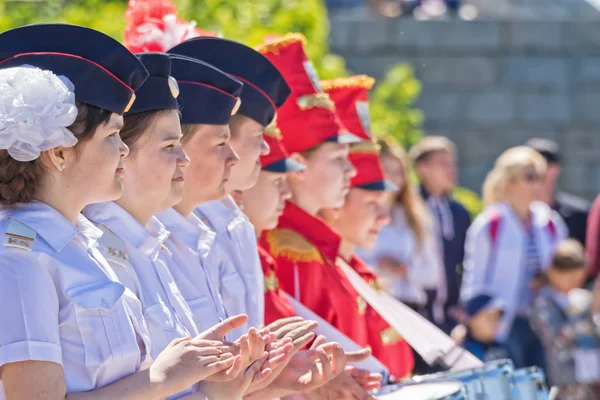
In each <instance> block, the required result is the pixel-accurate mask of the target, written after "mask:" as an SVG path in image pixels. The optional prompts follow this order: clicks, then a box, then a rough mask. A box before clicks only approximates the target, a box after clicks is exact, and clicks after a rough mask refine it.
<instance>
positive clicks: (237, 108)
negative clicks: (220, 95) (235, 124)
mask: <svg viewBox="0 0 600 400" xmlns="http://www.w3.org/2000/svg"><path fill="white" fill-rule="evenodd" d="M241 105H242V99H240V98H239V97H238V98H237V100H236V101H235V105H234V106H233V109H232V110H231V115H235V114H237V112H238V111H239V109H240V106H241Z"/></svg>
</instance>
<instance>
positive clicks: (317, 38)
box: [0, 0, 480, 213]
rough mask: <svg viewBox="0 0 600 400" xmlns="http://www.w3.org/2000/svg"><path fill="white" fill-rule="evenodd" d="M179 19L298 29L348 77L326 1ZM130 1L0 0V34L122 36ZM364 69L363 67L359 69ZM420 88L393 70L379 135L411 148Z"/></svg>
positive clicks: (314, 55)
mask: <svg viewBox="0 0 600 400" xmlns="http://www.w3.org/2000/svg"><path fill="white" fill-rule="evenodd" d="M174 2H175V4H176V6H177V9H178V10H179V17H180V18H181V19H184V20H188V21H195V22H196V23H197V26H198V27H199V28H201V29H204V30H208V31H213V32H216V33H218V34H220V35H222V36H223V37H226V38H229V39H233V40H238V41H240V42H243V43H245V44H247V45H250V46H254V45H256V44H258V43H260V42H261V41H262V39H263V38H264V37H265V36H268V35H283V34H285V33H288V32H299V33H302V34H304V35H305V36H306V38H307V40H308V47H307V52H308V55H309V57H310V58H311V59H312V60H313V62H314V64H315V66H316V68H317V70H318V71H319V76H320V77H321V79H330V78H337V77H342V76H347V75H349V72H348V71H347V69H346V64H345V62H344V59H343V58H342V57H340V56H338V55H335V54H331V53H329V45H328V34H329V24H328V20H327V10H326V9H325V5H324V2H323V0H250V1H243V0H202V1H199V0H174ZM126 8H127V1H126V0H21V1H19V0H10V1H7V0H0V32H1V31H4V30H7V29H11V28H15V27H18V26H21V25H25V24H31V23H38V22H68V23H72V24H78V25H84V26H89V27H91V28H94V29H97V30H99V31H102V32H105V33H106V34H108V35H110V36H112V37H114V38H115V39H117V40H122V39H123V33H124V31H125V18H124V15H125V10H126ZM355 72H356V73H360V72H361V71H355ZM420 91H421V84H420V82H419V81H418V80H417V79H416V78H415V76H414V73H413V70H412V68H411V67H410V66H408V65H404V64H399V65H395V66H393V67H392V68H390V69H389V70H388V71H387V73H386V75H385V77H384V78H383V79H382V80H380V81H379V82H378V84H377V86H376V87H375V89H374V91H373V93H372V96H371V116H372V120H373V131H374V132H375V134H376V135H380V136H386V135H390V136H393V137H394V138H395V139H396V140H397V141H398V142H399V143H401V144H402V145H403V146H405V147H406V148H409V147H410V146H412V145H413V144H415V143H416V142H418V140H419V139H420V138H421V137H422V135H423V132H422V129H421V127H422V124H423V114H422V113H421V111H420V110H417V109H415V108H414V102H415V100H416V99H417V97H418V96H419V93H420ZM456 196H457V198H458V199H459V200H460V201H462V202H464V203H465V204H466V205H467V206H468V207H469V209H470V211H472V212H473V213H476V212H478V211H479V210H480V203H478V197H477V195H475V194H474V193H472V192H469V191H467V190H466V189H457V192H456Z"/></svg>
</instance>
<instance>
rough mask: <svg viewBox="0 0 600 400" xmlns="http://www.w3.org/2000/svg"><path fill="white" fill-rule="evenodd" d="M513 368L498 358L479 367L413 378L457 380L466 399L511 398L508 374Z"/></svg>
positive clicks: (495, 399) (420, 380)
mask: <svg viewBox="0 0 600 400" xmlns="http://www.w3.org/2000/svg"><path fill="white" fill-rule="evenodd" d="M513 370H514V364H513V362H512V361H510V360H498V361H491V362H487V363H486V364H485V365H484V366H483V367H481V368H476V369H470V370H465V371H451V372H441V373H437V374H433V375H425V376H418V377H414V378H413V380H414V381H415V382H429V381H432V380H439V379H451V380H457V381H459V382H461V383H462V384H463V385H464V387H465V391H466V394H467V400H512V398H513V396H512V385H511V382H510V374H511V372H512V371H513Z"/></svg>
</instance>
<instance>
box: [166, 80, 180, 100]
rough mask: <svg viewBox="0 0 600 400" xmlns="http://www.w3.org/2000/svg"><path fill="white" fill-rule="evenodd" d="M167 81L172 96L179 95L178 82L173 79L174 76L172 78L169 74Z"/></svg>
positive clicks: (176, 96)
mask: <svg viewBox="0 0 600 400" xmlns="http://www.w3.org/2000/svg"><path fill="white" fill-rule="evenodd" d="M167 80H168V82H169V89H170V90H171V94H172V95H173V98H175V99H176V98H178V97H179V84H178V83H177V81H176V80H175V78H173V77H172V76H169V78H168V79H167Z"/></svg>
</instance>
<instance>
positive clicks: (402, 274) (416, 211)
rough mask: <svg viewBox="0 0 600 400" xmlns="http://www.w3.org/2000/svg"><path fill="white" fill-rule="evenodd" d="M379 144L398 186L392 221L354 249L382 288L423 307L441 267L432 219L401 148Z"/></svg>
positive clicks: (405, 301)
mask: <svg viewBox="0 0 600 400" xmlns="http://www.w3.org/2000/svg"><path fill="white" fill-rule="evenodd" d="M378 144H379V145H380V146H381V153H380V160H381V164H382V165H383V168H384V171H385V174H386V176H387V177H388V179H390V181H392V182H393V183H394V184H395V185H396V186H397V187H398V188H400V189H399V191H398V194H397V195H396V196H395V197H393V198H392V203H391V204H390V205H389V207H390V209H391V222H390V224H389V225H386V226H384V227H383V228H381V230H380V232H379V235H378V236H377V241H376V242H375V246H374V247H373V248H372V249H363V248H360V249H357V251H356V253H357V254H358V255H359V257H361V258H362V259H363V260H364V261H365V262H367V263H368V264H369V265H371V266H372V267H373V268H375V269H376V270H377V272H378V276H379V283H380V285H381V286H382V288H383V289H384V290H385V291H387V292H388V293H390V294H391V295H393V296H394V297H396V298H397V299H398V300H400V301H402V302H404V303H406V304H408V305H410V306H412V307H413V308H415V309H423V307H424V306H425V304H426V302H427V291H435V289H436V287H437V284H438V279H439V276H440V272H441V271H442V268H443V266H442V260H441V253H440V250H439V248H438V244H437V240H436V235H435V233H434V228H433V223H432V220H431V216H430V215H429V213H428V211H427V208H426V207H425V205H424V203H423V201H422V199H421V198H420V197H419V195H418V194H417V193H415V192H414V191H413V190H412V189H411V187H410V184H409V172H410V169H409V164H408V158H407V156H406V153H405V152H404V150H403V149H402V148H401V147H400V146H398V145H395V144H391V143H389V142H387V141H385V140H379V141H378Z"/></svg>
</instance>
